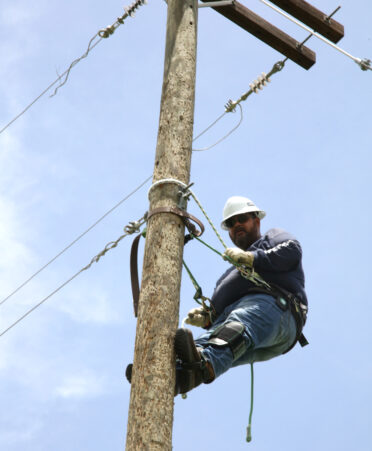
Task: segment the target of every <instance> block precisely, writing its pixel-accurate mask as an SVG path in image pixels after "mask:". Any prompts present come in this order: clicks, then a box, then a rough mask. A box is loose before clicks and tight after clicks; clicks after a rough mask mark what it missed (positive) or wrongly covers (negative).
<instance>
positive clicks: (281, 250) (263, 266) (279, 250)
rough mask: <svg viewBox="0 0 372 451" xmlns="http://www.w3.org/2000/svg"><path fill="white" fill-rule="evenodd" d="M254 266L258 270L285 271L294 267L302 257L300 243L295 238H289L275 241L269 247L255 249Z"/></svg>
mask: <svg viewBox="0 0 372 451" xmlns="http://www.w3.org/2000/svg"><path fill="white" fill-rule="evenodd" d="M253 254H254V261H253V267H254V269H256V270H257V271H258V272H260V270H261V271H273V272H284V271H290V270H291V269H294V268H295V267H296V266H297V265H298V264H299V262H300V261H301V258H302V249H301V245H300V243H299V242H298V241H297V240H296V239H293V238H288V239H286V240H283V241H281V242H279V243H275V244H274V245H273V247H271V248H269V249H256V250H255V251H253Z"/></svg>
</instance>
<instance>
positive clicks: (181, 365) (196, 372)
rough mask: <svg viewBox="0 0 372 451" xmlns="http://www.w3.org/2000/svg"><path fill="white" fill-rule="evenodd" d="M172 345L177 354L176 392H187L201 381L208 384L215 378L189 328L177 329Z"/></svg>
mask: <svg viewBox="0 0 372 451" xmlns="http://www.w3.org/2000/svg"><path fill="white" fill-rule="evenodd" d="M174 347H175V351H176V356H177V365H176V374H177V378H176V379H177V380H176V392H177V393H187V392H188V391H190V390H192V389H193V388H195V387H197V386H198V385H200V384H201V383H202V382H204V383H205V384H209V383H211V382H212V381H213V380H214V379H215V375H214V371H213V367H212V365H211V364H210V363H209V362H208V361H207V360H205V358H204V356H203V353H202V352H201V349H200V348H199V349H200V350H199V349H198V348H197V347H196V345H195V342H194V338H193V336H192V333H191V331H190V330H189V329H186V328H181V329H178V330H177V332H176V336H175V339H174Z"/></svg>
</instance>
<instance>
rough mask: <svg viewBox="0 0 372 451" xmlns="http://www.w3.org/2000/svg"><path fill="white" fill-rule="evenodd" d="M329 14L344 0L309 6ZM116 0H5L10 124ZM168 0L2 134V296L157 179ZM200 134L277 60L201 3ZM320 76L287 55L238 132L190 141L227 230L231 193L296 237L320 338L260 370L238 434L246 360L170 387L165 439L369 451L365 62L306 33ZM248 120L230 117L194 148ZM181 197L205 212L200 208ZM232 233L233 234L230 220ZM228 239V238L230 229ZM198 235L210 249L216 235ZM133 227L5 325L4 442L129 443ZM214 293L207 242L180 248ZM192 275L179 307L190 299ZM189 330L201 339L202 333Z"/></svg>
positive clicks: (204, 193) (345, 10)
mask: <svg viewBox="0 0 372 451" xmlns="http://www.w3.org/2000/svg"><path fill="white" fill-rule="evenodd" d="M243 3H244V4H245V5H246V6H247V7H249V8H251V9H252V10H254V11H255V12H256V13H258V14H260V15H262V16H263V17H265V18H266V19H267V20H269V21H271V22H272V23H274V24H275V25H277V26H278V27H280V28H282V29H283V30H285V31H286V32H288V33H289V34H291V35H292V36H294V37H296V38H297V39H298V40H300V41H301V40H303V39H304V38H305V37H306V36H307V33H306V32H305V31H303V30H301V29H299V28H298V27H297V26H295V25H293V24H291V23H289V22H288V21H287V20H285V19H284V18H282V17H280V16H279V15H278V14H277V13H274V12H272V11H271V10H270V9H268V8H267V7H266V6H264V5H262V4H261V3H260V2H259V1H258V0H255V1H251V2H247V1H246V2H243ZM312 4H313V5H314V6H317V7H318V8H320V9H322V10H323V11H324V12H326V13H330V12H331V11H333V10H334V9H335V8H336V7H337V6H338V5H339V3H336V2H334V1H333V0H323V1H320V0H313V1H312ZM123 6H125V4H123V3H122V2H120V1H118V0H107V1H106V2H88V1H86V0H74V1H67V2H64V3H63V4H61V3H60V2H56V1H55V0H49V1H46V0H35V1H34V2H32V4H30V2H26V1H24V0H12V1H10V0H3V2H2V7H1V11H0V25H1V26H0V30H1V31H0V36H1V39H0V57H1V62H2V64H1V66H0V98H1V105H2V108H1V110H0V128H2V126H3V125H5V124H6V123H7V122H8V121H9V120H10V119H11V118H12V117H14V116H15V115H16V114H18V113H19V112H20V111H21V110H22V109H23V108H24V107H25V106H26V105H27V104H28V103H29V102H31V101H32V100H33V99H34V98H35V97H36V96H37V95H38V94H39V93H40V92H41V91H42V90H43V89H44V88H45V87H46V86H48V85H49V84H50V83H51V82H52V81H53V80H55V78H56V77H57V74H59V73H62V72H63V71H64V70H65V69H66V68H67V67H68V66H69V64H70V63H71V62H72V61H73V60H74V59H75V58H77V57H78V56H80V55H81V54H83V53H84V51H85V50H86V47H87V44H88V42H89V40H90V38H91V37H92V36H93V35H94V34H95V33H96V32H97V31H98V30H99V29H100V28H102V27H105V26H107V25H109V24H111V23H113V22H114V21H115V20H116V18H117V17H118V16H119V15H121V14H122V13H123V9H122V8H123ZM341 6H342V9H341V10H340V12H339V13H338V14H337V20H338V21H339V22H341V23H342V24H344V25H345V38H344V39H343V40H342V41H341V42H340V45H341V47H343V48H345V50H347V51H349V52H350V53H351V54H353V55H354V56H357V57H361V58H364V57H369V58H371V57H372V45H371V43H372V41H371V39H372V35H371V28H370V20H371V16H372V6H371V4H370V2H367V0H364V1H362V0H357V1H355V2H345V4H343V5H341ZM165 21H166V4H165V3H164V2H163V1H162V0H156V1H155V0H152V1H150V2H149V4H148V5H145V6H143V7H142V8H141V9H140V10H138V12H137V14H136V16H135V17H134V18H133V19H128V20H127V21H126V22H125V25H123V26H121V27H120V28H119V29H117V31H116V32H115V34H114V35H113V36H111V37H110V38H109V39H108V40H105V41H103V42H101V43H100V44H99V45H98V46H97V47H96V48H95V49H94V50H93V51H92V52H91V54H90V55H89V57H88V58H87V59H85V60H83V61H81V63H80V64H78V65H77V66H76V67H75V68H74V69H73V70H72V72H71V75H70V79H69V81H68V83H67V84H66V85H65V86H64V87H62V88H61V89H60V91H59V92H58V94H57V95H56V96H55V97H53V98H49V97H48V95H46V96H44V97H43V98H42V99H41V100H40V101H38V102H37V103H36V104H35V105H34V106H33V107H32V108H31V109H30V110H29V111H28V112H27V113H26V114H25V115H23V116H22V117H21V118H20V119H19V120H18V121H16V122H15V123H14V124H13V125H12V126H10V127H9V128H8V129H7V130H6V131H4V132H3V133H2V134H1V135H0V174H1V175H0V211H1V221H0V230H1V234H0V270H1V281H2V283H1V284H0V294H1V297H2V298H5V297H6V296H7V295H8V294H9V293H10V292H12V291H13V290H14V289H15V288H16V287H17V286H18V285H20V284H21V283H22V282H23V281H24V280H25V279H27V278H28V277H29V276H30V275H31V274H33V273H34V272H35V271H36V270H38V269H39V268H40V267H41V266H42V265H44V264H45V263H46V262H47V261H48V260H50V259H51V258H52V257H53V256H54V255H56V254H57V253H58V252H59V251H60V250H61V249H63V248H64V247H65V246H66V245H67V244H69V243H70V242H71V241H72V240H74V239H75V238H76V237H77V236H78V235H80V234H81V233H82V232H83V231H84V230H86V229H87V228H88V227H89V226H90V225H91V224H93V223H94V222H95V221H96V220H97V219H98V218H99V217H100V216H102V215H103V214H104V213H105V212H106V211H108V210H109V209H110V208H111V207H112V206H113V205H115V204H116V203H117V202H118V201H119V200H120V199H122V198H123V197H124V196H126V195H127V194H128V193H130V192H131V191H132V190H133V189H134V188H135V187H136V186H138V185H139V184H140V183H141V182H142V181H144V180H145V179H146V178H147V177H148V176H150V175H151V174H152V167H153V162H154V154H155V146H156V136H157V126H158V118H159V107H160V93H161V85H162V75H163V58H164V44H165ZM198 37H199V41H198V61H197V84H196V106H195V126H194V131H195V135H196V134H198V133H199V132H200V131H201V130H203V129H204V128H205V127H206V126H207V125H209V123H211V122H212V121H213V120H214V119H215V118H216V117H217V116H219V115H220V114H221V113H222V112H223V110H224V104H225V103H226V102H227V100H228V99H230V98H231V99H237V98H238V97H239V96H240V95H241V94H242V93H244V92H245V91H247V90H248V89H249V83H250V82H251V81H252V80H253V79H255V78H256V77H257V76H258V75H259V74H260V73H261V72H263V71H264V72H268V71H269V70H270V69H271V67H272V65H273V64H274V63H275V62H276V61H278V60H280V59H282V56H281V55H280V54H279V53H277V52H276V51H274V50H273V49H271V48H270V47H268V46H266V45H265V44H263V43H261V42H260V41H258V40H257V39H256V38H254V37H252V36H251V35H249V34H248V33H246V32H245V31H243V30H241V29H240V28H238V27H237V26H235V25H234V24H233V23H231V22H229V21H228V20H227V19H225V18H224V17H223V16H221V15H219V14H217V13H216V12H215V11H212V10H208V9H203V10H200V12H199V36H198ZM308 46H309V47H310V48H312V49H313V50H314V51H316V53H317V63H316V65H315V66H314V67H313V68H312V69H310V70H309V71H305V70H304V69H302V68H300V67H298V66H296V65H295V64H294V63H292V62H288V63H287V64H286V66H285V68H284V69H283V71H282V72H281V73H279V74H277V75H275V76H274V77H273V78H272V82H271V83H270V84H269V86H268V87H267V88H265V89H264V90H263V91H262V92H260V93H259V95H255V96H251V97H250V98H249V99H248V100H247V101H246V102H245V103H244V104H243V112H244V120H243V122H242V124H241V126H240V127H239V129H238V130H237V131H236V132H235V133H234V134H233V135H231V136H230V137H229V138H228V139H227V140H225V141H224V142H222V143H221V144H219V145H218V146H216V147H215V148H213V149H211V150H210V151H207V152H202V153H196V152H195V153H194V154H193V160H192V172H191V180H192V181H193V182H194V183H195V185H194V188H193V189H194V191H195V193H196V194H197V196H198V197H199V199H200V200H201V202H202V203H203V205H204V206H205V208H206V210H207V212H208V213H209V214H210V216H211V217H212V218H213V220H214V222H215V223H216V224H219V222H220V220H221V213H222V208H223V205H224V203H225V200H226V198H227V197H229V196H231V195H245V196H248V197H250V198H252V199H253V200H254V201H255V202H256V203H257V204H258V205H259V206H260V207H261V208H262V209H264V210H266V212H267V217H266V218H265V219H264V221H263V222H262V228H263V230H267V229H269V228H271V227H282V228H284V229H286V230H288V231H290V232H291V233H293V234H294V235H295V236H297V238H298V239H299V240H300V241H301V244H302V247H303V252H304V267H305V272H306V288H307V292H308V297H309V304H310V314H309V320H308V324H307V325H306V329H305V332H306V336H307V338H308V340H309V341H310V346H308V347H306V348H304V349H301V348H299V347H296V348H295V349H294V350H293V351H291V353H289V354H287V355H285V356H282V357H280V358H277V359H274V360H272V361H269V362H265V363H261V364H257V365H256V366H255V411H254V417H253V441H252V442H251V443H250V444H246V443H245V428H246V424H247V420H248V411H249V400H250V396H249V391H250V377H249V367H248V366H247V367H240V368H237V369H234V370H231V371H230V372H228V373H227V374H225V375H223V376H222V377H221V378H220V379H218V380H217V381H216V382H214V383H213V384H212V385H208V386H202V387H200V388H199V389H198V390H195V391H194V392H192V393H190V394H189V397H188V399H187V400H186V401H184V400H182V399H181V398H179V397H178V398H176V400H175V421H174V429H173V448H174V450H175V451H183V450H190V449H196V450H199V449H200V450H209V449H213V450H215V451H217V450H218V451H224V450H231V449H233V450H245V449H252V450H254V451H271V450H273V449H276V450H278V449H279V450H286V451H298V450H301V451H310V450H311V451H312V450H314V449H318V450H327V451H328V450H332V451H333V450H337V451H348V450H350V449H355V450H358V451H369V450H370V449H371V445H370V430H371V427H372V419H371V414H370V406H371V402H372V390H371V383H370V381H371V369H372V365H371V361H370V354H371V352H370V342H371V327H370V317H371V314H372V308H371V303H370V287H369V281H370V264H369V262H370V254H371V240H370V239H369V234H370V225H371V212H370V189H369V180H370V172H371V156H370V147H371V144H370V143H371V134H372V133H371V114H370V105H371V100H372V90H371V82H372V73H371V72H362V71H361V70H360V69H359V68H358V66H357V65H356V64H355V63H354V62H353V61H351V60H350V59H348V58H346V57H345V56H343V55H341V54H340V53H338V52H336V51H335V50H334V49H331V48H330V47H328V46H326V45H325V44H324V43H322V42H320V41H318V40H317V39H316V38H312V39H311V40H310V41H309V43H308ZM238 121H239V113H236V114H229V115H227V116H225V118H224V119H223V120H222V121H220V122H219V124H218V125H217V126H216V127H214V128H213V129H212V130H211V131H210V132H209V133H207V134H206V135H204V136H203V137H202V138H201V139H200V140H198V141H196V142H195V147H204V146H208V145H210V144H211V143H213V142H215V141H217V140H218V139H219V138H220V137H221V136H223V135H224V134H225V133H227V132H228V131H229V130H230V129H231V128H232V127H233V126H234V125H235V124H236V123H237V122H238ZM149 186H150V183H148V184H147V185H146V187H144V188H142V189H141V190H140V191H138V193H136V194H135V195H134V196H132V197H131V198H130V199H129V200H128V201H127V202H125V203H123V204H122V206H121V207H120V208H118V209H116V210H115V211H114V212H113V213H112V214H111V215H109V216H108V217H107V218H106V219H105V220H104V221H102V222H101V223H100V224H99V225H98V226H97V227H95V228H94V229H93V230H92V231H91V232H90V233H89V234H87V235H86V236H85V237H84V238H82V239H81V240H80V241H79V242H78V243H77V244H76V245H75V246H73V247H72V248H71V249H69V250H68V251H67V252H66V253H65V254H63V256H61V257H60V258H59V259H58V260H57V261H56V262H55V263H54V264H53V265H50V266H49V267H48V268H47V269H46V270H45V271H43V272H42V273H41V274H40V275H39V276H38V277H36V278H35V279H33V281H32V282H31V283H29V284H28V285H27V286H26V287H24V288H23V289H22V290H20V291H19V292H18V293H17V294H16V295H14V296H13V297H12V298H10V299H9V300H8V301H7V302H6V303H4V304H3V305H1V306H0V309H1V312H0V313H1V315H0V327H1V330H3V329H5V328H6V327H7V326H8V325H9V324H11V323H12V322H13V321H15V320H16V319H17V318H18V317H19V316H21V315H22V314H23V313H24V312H25V311H26V310H27V309H29V308H31V307H32V306H33V305H35V304H36V303H37V302H38V301H40V300H41V299H42V298H43V297H44V296H46V295H47V294H49V293H50V292H51V291H53V290H54V289H55V288H56V287H58V286H59V285H60V284H62V283H63V282H64V281H65V280H67V279H68V278H69V277H71V276H72V275H73V274H75V273H76V272H77V271H78V270H80V269H81V268H82V267H84V266H85V265H86V264H87V263H89V261H90V260H91V258H92V257H93V256H94V255H96V254H97V253H98V252H99V251H101V250H102V249H103V248H104V246H105V245H106V243H108V242H109V241H112V240H115V239H116V238H118V237H119V236H120V235H121V233H122V228H123V227H124V226H125V225H126V224H127V223H128V222H129V221H132V220H135V219H138V218H140V217H141V216H142V215H143V213H144V212H145V211H146V209H147V207H148V201H147V190H148V188H149ZM189 210H190V211H191V212H192V213H194V214H196V215H197V216H198V217H201V213H200V212H199V211H198V208H197V206H196V205H195V204H193V203H192V202H190V204H189ZM224 233H225V232H224ZM224 237H225V238H226V240H227V241H228V237H227V236H226V235H224ZM205 239H206V241H208V242H210V243H211V244H213V245H215V246H217V247H218V246H219V243H218V242H217V240H216V238H215V236H214V235H213V232H211V231H210V230H207V232H206V234H205ZM130 242H131V239H125V240H123V241H122V242H121V243H120V245H119V246H118V247H117V248H116V249H114V250H112V251H111V252H110V253H108V254H107V255H106V256H105V257H104V258H102V259H101V260H100V262H99V263H98V264H95V265H93V266H92V268H91V269H90V270H89V271H86V272H84V273H83V274H81V275H80V276H79V277H78V278H76V279H75V280H74V281H73V282H71V283H70V284H69V285H68V286H67V287H65V288H64V289H63V290H61V291H60V292H58V293H57V294H56V295H55V296H54V297H52V298H51V299H50V300H49V301H47V302H46V303H45V304H44V305H43V306H42V307H40V308H39V309H37V310H36V311H35V312H34V313H33V314H32V315H30V316H29V317H27V318H26V319H25V320H24V321H22V322H21V323H19V324H18V325H17V326H16V327H14V328H13V329H12V330H11V331H9V332H8V333H7V334H5V335H4V336H2V337H1V343H0V346H1V352H0V387H1V388H0V399H1V401H2V403H1V404H2V406H3V407H2V409H0V449H2V450H6V451H15V450H16V451H19V450H22V451H24V450H27V451H36V450H38V451H39V450H41V451H45V450H51V449H53V450H54V451H62V450H63V451H65V450H67V449H68V450H76V451H77V450H79V451H80V450H89V451H96V450H106V449H107V450H110V451H114V450H120V449H123V448H124V443H125V435H126V424H127V417H128V404H129V394H130V387H129V385H128V384H127V382H126V380H125V378H124V370H125V367H126V365H127V363H129V362H131V361H132V356H133V348H134V338H135V326H136V323H135V319H134V317H133V313H132V305H131V291H130V279H129V266H128V259H129V250H130ZM185 260H186V262H187V263H188V264H189V266H190V267H191V268H192V270H193V272H194V273H195V275H196V277H197V279H198V281H199V282H200V284H201V285H202V286H203V289H204V292H205V294H211V292H212V290H213V287H214V283H215V281H216V279H217V278H218V277H219V275H220V274H221V273H222V272H223V271H224V269H225V268H226V265H227V263H226V262H224V261H222V260H220V259H219V258H218V257H217V256H215V255H214V254H212V253H211V252H210V251H208V250H206V249H205V248H203V247H201V246H200V245H199V244H198V243H191V244H189V245H188V247H187V248H186V249H185ZM193 294H194V292H193V287H192V285H191V283H190V281H189V280H188V279H187V276H186V274H184V278H183V283H182V290H181V307H180V311H181V317H184V316H185V315H186V313H187V311H188V310H189V309H190V308H192V307H193V306H194V304H193V300H192V296H193ZM193 332H194V334H195V335H196V334H197V333H198V330H197V329H193Z"/></svg>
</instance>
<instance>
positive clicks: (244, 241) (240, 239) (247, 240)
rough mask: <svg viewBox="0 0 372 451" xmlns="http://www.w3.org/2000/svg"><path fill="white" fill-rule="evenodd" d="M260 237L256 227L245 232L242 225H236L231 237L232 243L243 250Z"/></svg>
mask: <svg viewBox="0 0 372 451" xmlns="http://www.w3.org/2000/svg"><path fill="white" fill-rule="evenodd" d="M259 237H260V233H259V231H258V228H257V227H254V228H253V229H252V230H251V231H249V232H247V231H246V230H245V229H244V228H243V227H237V228H236V229H235V230H234V235H233V236H232V237H231V239H232V241H233V243H234V244H235V245H236V246H238V247H239V248H240V249H242V250H243V251H245V250H247V249H248V248H249V247H250V246H251V245H252V244H253V243H254V242H255V241H257V240H258V239H259Z"/></svg>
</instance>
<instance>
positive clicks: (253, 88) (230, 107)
mask: <svg viewBox="0 0 372 451" xmlns="http://www.w3.org/2000/svg"><path fill="white" fill-rule="evenodd" d="M143 3H144V0H138V2H135V3H134V4H133V5H136V4H143ZM133 5H132V7H133ZM137 7H138V6H137ZM339 9H340V7H338V8H336V9H335V10H334V11H333V12H332V13H331V14H330V15H329V16H328V17H327V19H329V18H331V17H332V16H333V15H334V14H335V13H336V12H337V11H338V10H339ZM126 14H127V15H129V12H128V10H127V11H126ZM132 15H133V12H132ZM118 21H119V19H118ZM118 21H117V22H115V24H116V23H119V22H120V21H119V22H118ZM115 24H113V25H111V27H107V28H106V29H103V30H100V32H99V33H101V35H102V38H103V37H107V36H106V35H109V34H112V33H113V31H112V30H113V29H114V28H113V27H114V25H115ZM117 26H118V25H117ZM110 30H111V31H110ZM96 36H97V35H95V36H94V37H93V38H92V39H91V41H90V42H89V45H88V49H87V51H86V52H85V54H84V55H83V56H82V57H80V59H81V58H83V57H85V56H86V55H87V54H88V53H89V49H90V50H91V49H92V48H94V46H95V45H97V44H98V43H99V42H100V41H97V42H96V43H95V44H94V45H93V46H92V45H91V43H92V41H93V40H94V38H95V37H96ZM312 36H314V33H313V32H312V31H310V34H309V36H307V37H306V38H305V39H304V40H303V41H302V42H301V44H300V47H301V46H303V45H304V43H305V42H307V41H308V40H309V39H310V38H311V37H312ZM102 38H101V39H102ZM80 59H78V60H75V61H79V60H80ZM287 60H288V57H286V58H285V59H284V60H282V61H278V62H277V63H275V64H274V66H273V67H272V69H271V71H270V72H269V73H268V74H265V73H263V74H262V76H260V77H259V78H258V79H257V80H255V81H254V82H252V83H251V84H250V89H249V91H247V92H246V93H244V94H243V95H242V96H241V97H240V98H239V99H238V100H236V101H232V100H229V101H228V102H227V104H226V105H225V111H224V112H223V113H222V114H221V115H220V116H218V117H217V118H216V119H215V120H214V121H213V122H212V123H211V124H210V125H208V126H207V127H206V128H205V129H204V130H203V131H202V132H200V133H199V134H198V135H197V136H195V137H194V138H193V140H192V142H194V141H196V140H197V139H198V138H200V137H201V136H202V135H204V134H205V133H206V132H207V131H208V130H210V129H211V128H212V127H213V126H214V125H216V124H217V122H219V121H220V120H221V119H222V118H223V117H224V116H225V114H227V113H229V112H233V111H235V108H236V106H239V108H240V114H241V116H240V120H239V123H238V124H237V125H236V126H235V127H234V128H233V129H232V130H230V131H229V132H228V133H227V134H226V135H225V136H223V137H222V138H221V139H219V140H218V141H217V142H215V143H214V144H212V145H210V146H208V147H205V148H202V149H192V150H193V151H199V152H200V151H206V150H209V149H211V148H212V147H215V146H216V145H217V144H219V143H220V142H222V141H223V140H225V139H226V138H227V137H228V136H230V135H231V134H232V133H233V132H234V131H235V130H236V129H237V128H238V127H239V126H240V125H241V123H242V121H243V110H242V107H241V105H240V103H241V102H242V101H245V100H246V99H247V98H248V97H249V95H251V94H252V93H253V92H256V93H257V92H258V89H262V87H263V86H264V85H265V84H266V82H268V81H270V78H269V77H271V76H272V75H273V74H275V73H277V72H279V71H281V70H282V69H283V67H284V65H285V62H286V61H287ZM73 64H74V63H72V64H71V66H70V68H69V69H68V70H71V67H72V65H73ZM68 70H67V71H65V73H67V72H68ZM63 75H64V74H62V75H61V76H60V77H59V79H60V78H61V77H62V76H63ZM151 177H152V176H149V177H148V178H146V180H145V181H144V182H142V183H141V184H140V185H139V186H138V187H137V188H135V189H134V190H133V191H132V192H131V193H130V194H128V195H127V196H126V197H125V198H123V199H122V200H120V201H119V202H118V203H117V204H116V205H114V206H113V207H112V208H111V209H110V210H108V211H107V212H106V213H105V214H104V215H103V216H101V217H100V218H99V219H98V220H97V221H96V222H95V223H94V224H92V225H91V226H90V227H89V228H88V229H87V230H85V231H84V232H83V233H82V234H80V235H79V236H78V237H77V238H76V239H74V240H73V241H72V242H71V243H70V244H68V245H67V246H66V247H65V248H64V249H62V250H61V251H60V252H59V253H58V254H57V255H56V256H55V257H53V258H52V259H51V260H50V261H48V262H47V263H46V264H45V265H44V266H42V267H41V268H40V269H39V270H38V271H36V272H35V273H34V274H32V275H31V276H30V277H29V278H28V279H27V280H25V281H24V282H23V283H22V284H21V285H19V286H18V287H17V288H16V289H15V290H14V291H13V292H12V293H10V294H9V295H8V296H7V297H6V298H4V299H3V300H2V301H1V302H0V306H1V305H2V304H4V303H5V302H6V301H7V300H8V299H9V298H10V297H12V296H13V295H14V294H16V293H17V292H18V291H19V290H20V289H21V288H23V287H24V286H25V285H26V284H27V283H29V282H30V281H31V280H32V279H33V278H34V277H36V276H37V275H38V274H39V273H40V272H42V271H43V270H44V269H45V268H47V267H48V266H49V265H50V264H51V263H53V262H54V261H55V260H56V259H57V258H58V257H60V256H61V255H62V254H63V253H64V252H66V251H67V250H68V249H69V248H70V247H72V246H73V245H74V244H75V243H76V242H77V241H79V240H80V239H81V238H82V237H83V236H84V235H86V234H87V233H88V232H89V231H90V230H92V229H93V228H94V227H95V226H96V225H97V224H98V223H100V222H101V221H102V220H103V219H104V218H105V217H106V216H108V215H109V214H110V213H111V212H112V211H114V210H115V209H116V208H118V207H119V206H120V205H121V204H122V203H123V202H124V201H125V200H127V199H128V198H129V197H131V196H132V195H133V194H134V193H135V192H137V191H138V190H139V189H140V188H141V187H142V186H143V185H145V184H146V183H147V182H148V181H149V180H150V179H151Z"/></svg>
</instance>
